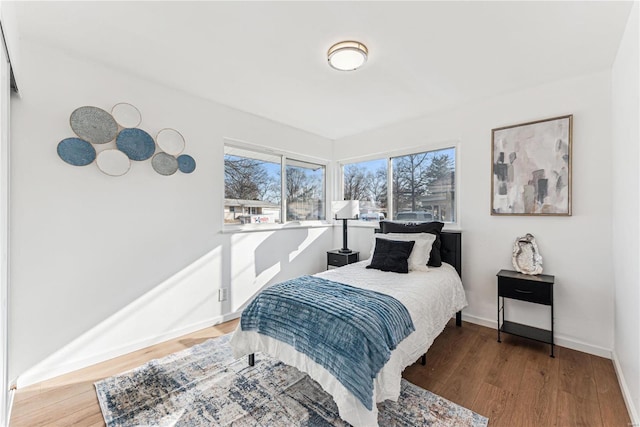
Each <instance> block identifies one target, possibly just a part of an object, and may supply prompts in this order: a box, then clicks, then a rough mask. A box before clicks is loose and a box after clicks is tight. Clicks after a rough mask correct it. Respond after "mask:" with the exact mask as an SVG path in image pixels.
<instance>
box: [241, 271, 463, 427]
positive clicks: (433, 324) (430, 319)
mask: <svg viewBox="0 0 640 427" xmlns="http://www.w3.org/2000/svg"><path fill="white" fill-rule="evenodd" d="M368 264H369V263H368V262H367V261H362V262H358V263H355V264H350V265H347V266H344V267H341V268H337V269H335V270H329V271H325V272H322V273H318V274H316V276H319V277H323V278H325V279H327V280H333V281H335V282H341V283H345V284H348V285H352V286H356V287H359V288H365V289H371V290H374V291H377V292H380V293H384V294H388V295H391V296H392V297H394V298H396V299H397V300H399V301H400V302H402V303H403V304H404V305H405V306H406V307H407V310H409V314H410V315H411V318H412V320H413V324H414V326H415V328H416V330H415V331H414V332H413V333H412V334H411V335H409V336H408V337H407V338H405V339H404V340H403V341H402V342H401V343H400V344H399V345H398V347H397V348H396V349H395V350H394V351H393V352H392V353H391V358H390V359H389V361H388V362H387V363H386V365H385V366H384V367H383V368H382V369H381V370H380V372H379V373H378V376H377V377H376V380H375V385H374V399H375V402H382V401H384V400H387V399H391V400H394V401H395V400H397V399H398V396H399V395H400V380H401V376H402V371H403V370H404V368H406V367H407V366H409V365H411V364H412V363H414V362H415V361H416V360H417V359H418V358H419V357H420V356H421V355H422V354H424V353H426V351H427V349H428V348H429V347H430V346H431V344H432V343H433V340H434V339H435V338H436V337H437V336H438V335H439V334H440V333H441V332H442V330H443V329H444V327H445V325H446V324H447V322H448V321H449V319H450V318H451V317H452V316H453V315H454V314H455V313H456V312H457V311H460V310H462V309H463V308H464V307H465V306H466V305H467V300H466V297H465V294H464V289H463V288H462V282H461V281H460V277H459V276H458V274H457V273H456V271H455V269H454V268H453V267H452V266H450V265H449V264H445V263H443V264H442V267H439V268H432V267H430V268H429V271H426V272H421V271H413V272H410V273H409V274H398V273H389V272H383V271H379V270H374V269H365V266H366V265H368ZM231 345H232V347H233V351H234V354H235V356H236V357H241V356H244V355H247V354H251V353H254V352H258V351H261V352H263V353H266V354H268V355H270V356H272V357H275V358H277V359H279V360H281V361H282V362H284V363H286V364H288V365H291V366H295V367H296V368H298V369H299V370H301V371H303V372H306V373H307V374H309V376H310V377H311V378H313V379H314V380H315V381H317V382H318V383H319V384H320V385H321V386H322V388H323V389H324V390H326V391H327V392H328V393H329V394H331V396H333V399H334V401H335V402H336V404H337V406H338V410H339V412H340V417H341V418H342V419H343V420H345V421H347V422H348V423H350V424H352V425H354V426H376V425H378V410H377V408H376V405H375V404H374V405H373V410H371V411H369V410H367V409H366V408H365V407H364V405H362V403H361V402H360V401H359V400H358V399H357V398H356V397H355V396H353V394H351V393H350V392H349V391H347V389H346V388H345V387H344V386H343V385H342V384H341V383H340V382H339V381H338V380H337V379H336V378H335V377H334V376H333V375H331V374H330V373H329V372H328V371H327V370H325V369H324V368H323V367H322V366H321V365H319V364H317V363H315V362H314V361H313V360H311V359H310V358H309V357H307V356H306V355H304V354H303V353H299V352H297V351H296V350H295V349H294V348H293V347H292V346H290V345H288V344H285V343H283V342H281V341H278V340H276V339H274V338H271V337H268V336H265V335H260V334H258V333H257V332H255V331H242V330H241V329H240V325H238V328H237V330H236V331H235V332H234V335H233V337H232V339H231Z"/></svg>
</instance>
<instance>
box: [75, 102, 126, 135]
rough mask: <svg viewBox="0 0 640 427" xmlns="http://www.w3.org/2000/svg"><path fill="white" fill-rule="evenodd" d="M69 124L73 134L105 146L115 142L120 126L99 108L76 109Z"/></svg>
mask: <svg viewBox="0 0 640 427" xmlns="http://www.w3.org/2000/svg"><path fill="white" fill-rule="evenodd" d="M69 124H70V125H71V129H72V130H73V132H74V133H75V134H76V135H78V136H79V137H80V138H82V139H84V140H85V141H87V142H90V143H92V144H105V143H107V142H109V141H113V138H115V137H116V134H117V133H118V124H117V123H116V121H115V120H114V119H113V116H111V114H109V113H107V112H106V111H104V110H103V109H101V108H98V107H80V108H76V109H75V110H74V111H73V113H71V117H70V118H69Z"/></svg>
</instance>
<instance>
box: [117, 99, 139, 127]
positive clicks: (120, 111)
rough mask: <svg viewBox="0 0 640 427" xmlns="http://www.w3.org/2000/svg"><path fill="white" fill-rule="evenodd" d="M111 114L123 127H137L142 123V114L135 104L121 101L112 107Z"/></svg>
mask: <svg viewBox="0 0 640 427" xmlns="http://www.w3.org/2000/svg"><path fill="white" fill-rule="evenodd" d="M111 115H112V116H113V118H114V119H115V121H116V122H117V123H118V124H119V125H120V126H121V127H123V128H125V129H128V128H137V127H138V126H140V123H142V114H141V113H140V111H139V110H138V109H137V108H136V107H134V106H133V105H131V104H129V103H126V102H121V103H119V104H116V105H114V106H113V108H112V109H111Z"/></svg>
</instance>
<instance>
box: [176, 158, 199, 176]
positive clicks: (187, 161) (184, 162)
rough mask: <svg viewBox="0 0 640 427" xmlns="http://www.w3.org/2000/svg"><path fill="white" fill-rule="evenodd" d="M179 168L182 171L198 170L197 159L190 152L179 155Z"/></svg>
mask: <svg viewBox="0 0 640 427" xmlns="http://www.w3.org/2000/svg"><path fill="white" fill-rule="evenodd" d="M178 169H180V172H182V173H191V172H193V171H194V170H196V161H195V160H194V159H193V157H191V156H190V155H188V154H182V155H180V156H178Z"/></svg>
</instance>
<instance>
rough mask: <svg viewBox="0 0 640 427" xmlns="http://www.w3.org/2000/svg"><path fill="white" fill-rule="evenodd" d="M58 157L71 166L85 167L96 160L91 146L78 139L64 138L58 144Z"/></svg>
mask: <svg viewBox="0 0 640 427" xmlns="http://www.w3.org/2000/svg"><path fill="white" fill-rule="evenodd" d="M58 156H60V158H61V159H62V160H64V161H65V162H67V163H69V164H70V165H73V166H86V165H88V164H91V163H93V161H94V160H95V159H96V149H95V148H93V145H91V144H89V143H88V142H87V141H85V140H83V139H80V138H66V139H63V140H62V141H60V142H59V143H58Z"/></svg>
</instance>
